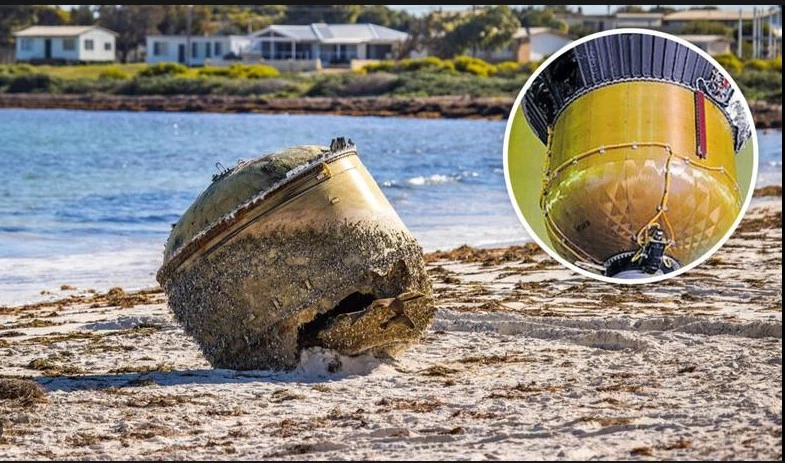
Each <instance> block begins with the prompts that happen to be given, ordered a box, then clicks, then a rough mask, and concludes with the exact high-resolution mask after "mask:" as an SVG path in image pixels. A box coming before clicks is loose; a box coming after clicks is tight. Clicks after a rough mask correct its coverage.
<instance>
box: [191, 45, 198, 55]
mask: <svg viewBox="0 0 785 463" xmlns="http://www.w3.org/2000/svg"><path fill="white" fill-rule="evenodd" d="M198 45H199V44H198V43H196V42H192V43H191V58H196V57H198V56H199V46H198Z"/></svg>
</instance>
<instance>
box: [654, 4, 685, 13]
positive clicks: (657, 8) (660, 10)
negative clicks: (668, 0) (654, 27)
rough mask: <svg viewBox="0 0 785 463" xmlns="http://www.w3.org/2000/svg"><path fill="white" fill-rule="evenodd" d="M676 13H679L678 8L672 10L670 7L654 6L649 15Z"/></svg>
mask: <svg viewBox="0 0 785 463" xmlns="http://www.w3.org/2000/svg"><path fill="white" fill-rule="evenodd" d="M676 11H679V10H677V9H676V8H671V7H669V6H662V5H657V6H653V7H651V8H649V13H662V14H670V13H674V12H676Z"/></svg>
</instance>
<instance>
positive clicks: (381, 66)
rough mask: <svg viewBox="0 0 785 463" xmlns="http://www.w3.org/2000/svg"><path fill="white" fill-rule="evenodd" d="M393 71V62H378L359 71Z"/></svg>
mask: <svg viewBox="0 0 785 463" xmlns="http://www.w3.org/2000/svg"><path fill="white" fill-rule="evenodd" d="M394 69H395V61H379V62H378V63H373V64H366V65H365V66H363V67H362V69H360V71H361V72H365V73H369V74H370V73H373V72H390V71H392V70H394Z"/></svg>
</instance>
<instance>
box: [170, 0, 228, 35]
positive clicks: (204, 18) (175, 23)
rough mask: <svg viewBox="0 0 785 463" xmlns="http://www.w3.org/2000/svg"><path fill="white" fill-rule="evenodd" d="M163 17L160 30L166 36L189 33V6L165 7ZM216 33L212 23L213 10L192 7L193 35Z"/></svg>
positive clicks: (201, 6)
mask: <svg viewBox="0 0 785 463" xmlns="http://www.w3.org/2000/svg"><path fill="white" fill-rule="evenodd" d="M161 8H162V10H163V17H162V18H161V20H160V22H159V23H158V25H157V27H158V30H159V31H160V32H161V33H162V34H166V35H183V34H186V33H187V32H188V9H189V7H188V6H187V5H164V6H163V7H161ZM213 32H215V27H214V25H213V23H212V9H210V8H209V7H206V6H204V5H196V6H193V7H191V33H192V34H195V35H203V34H210V33H213Z"/></svg>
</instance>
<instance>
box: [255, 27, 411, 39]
mask: <svg viewBox="0 0 785 463" xmlns="http://www.w3.org/2000/svg"><path fill="white" fill-rule="evenodd" d="M268 31H273V32H275V33H278V34H281V35H284V36H286V37H289V38H291V39H293V40H296V41H302V42H321V43H364V42H403V41H404V40H406V39H407V38H408V37H409V35H408V34H407V33H405V32H401V31H396V30H395V29H390V28H389V27H384V26H378V25H376V24H370V23H366V24H324V23H315V24H311V25H308V26H292V25H272V26H268V27H266V28H264V29H262V30H260V31H257V32H255V33H254V34H253V35H254V36H259V35H261V34H263V33H265V32H268Z"/></svg>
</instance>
